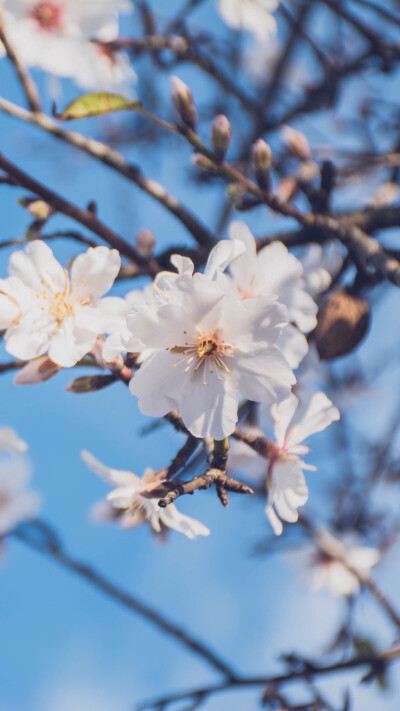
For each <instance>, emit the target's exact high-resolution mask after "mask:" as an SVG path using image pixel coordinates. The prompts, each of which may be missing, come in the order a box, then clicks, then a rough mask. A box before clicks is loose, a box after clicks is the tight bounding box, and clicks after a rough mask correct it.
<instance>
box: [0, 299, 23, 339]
mask: <svg viewBox="0 0 400 711" xmlns="http://www.w3.org/2000/svg"><path fill="white" fill-rule="evenodd" d="M20 313H21V312H20V308H19V306H18V304H17V303H16V302H15V301H13V300H12V299H10V297H9V296H6V295H5V294H1V293H0V331H3V330H5V329H7V328H9V327H10V326H11V325H12V324H13V322H15V321H17V320H18V317H19V315H20Z"/></svg>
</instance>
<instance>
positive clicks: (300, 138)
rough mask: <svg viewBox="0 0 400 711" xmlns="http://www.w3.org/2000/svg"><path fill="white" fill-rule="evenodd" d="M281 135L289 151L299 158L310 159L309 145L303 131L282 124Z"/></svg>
mask: <svg viewBox="0 0 400 711" xmlns="http://www.w3.org/2000/svg"><path fill="white" fill-rule="evenodd" d="M282 136H283V140H284V141H285V143H286V145H287V147H288V149H289V151H290V152H291V153H292V154H293V155H294V156H295V157H296V158H298V159H299V160H311V159H312V153H311V148H310V145H309V143H308V141H307V139H306V137H305V135H304V134H303V133H301V132H300V131H296V129H294V128H292V127H291V126H283V128H282Z"/></svg>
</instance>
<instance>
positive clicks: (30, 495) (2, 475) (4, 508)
mask: <svg viewBox="0 0 400 711" xmlns="http://www.w3.org/2000/svg"><path fill="white" fill-rule="evenodd" d="M27 449H28V446H27V444H26V443H25V442H23V440H21V439H20V438H19V437H18V435H17V433H16V432H15V431H14V430H13V429H11V428H10V427H2V428H0V451H2V452H6V453H8V454H12V455H16V456H12V457H10V456H2V457H1V458H0V538H1V537H2V536H5V535H7V534H8V533H11V531H13V530H14V528H15V527H16V526H18V524H19V523H22V522H23V521H28V520H29V519H31V518H33V517H34V516H35V515H36V514H37V512H38V510H39V506H40V499H39V496H38V494H36V493H35V492H32V491H28V490H27V483H28V480H29V478H30V465H29V462H28V460H27V459H25V457H22V456H20V455H21V454H24V453H25V452H26V450H27Z"/></svg>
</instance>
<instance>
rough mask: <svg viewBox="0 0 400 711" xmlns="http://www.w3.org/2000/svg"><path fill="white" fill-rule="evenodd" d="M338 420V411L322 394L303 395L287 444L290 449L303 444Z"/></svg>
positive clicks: (310, 393) (309, 393)
mask: <svg viewBox="0 0 400 711" xmlns="http://www.w3.org/2000/svg"><path fill="white" fill-rule="evenodd" d="M339 419H340V413H339V410H338V409H337V408H336V407H333V405H332V402H331V401H330V400H329V398H328V397H327V396H326V395H325V393H323V392H317V393H312V392H308V393H304V396H303V397H302V398H301V400H300V407H299V408H298V409H297V412H296V417H295V419H294V424H293V426H292V428H291V429H290V432H289V433H288V437H287V444H288V447H289V448H292V447H294V446H296V445H298V444H300V443H301V442H303V441H304V440H305V439H307V437H310V435H312V434H315V433H316V432H322V431H323V430H325V429H326V428H327V427H328V426H329V425H330V424H331V423H332V422H335V421H336V420H339Z"/></svg>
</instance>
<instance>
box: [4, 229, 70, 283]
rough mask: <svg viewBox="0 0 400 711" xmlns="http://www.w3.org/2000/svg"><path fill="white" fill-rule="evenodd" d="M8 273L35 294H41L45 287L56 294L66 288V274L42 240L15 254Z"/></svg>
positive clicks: (12, 256)
mask: <svg viewBox="0 0 400 711" xmlns="http://www.w3.org/2000/svg"><path fill="white" fill-rule="evenodd" d="M8 271H9V274H10V276H14V277H18V278H19V279H20V280H21V281H22V282H23V283H24V284H26V285H27V286H29V288H30V289H32V290H33V291H34V292H35V293H41V292H42V290H43V288H45V287H47V288H49V289H50V290H51V291H53V292H56V291H59V290H60V289H63V288H64V286H65V279H66V275H65V272H64V270H63V268H62V266H61V264H60V263H59V262H58V261H57V259H56V258H55V257H54V255H53V252H52V251H51V249H50V247H49V246H48V245H47V244H46V243H45V242H42V240H34V241H33V242H30V243H29V244H28V245H27V246H26V247H25V251H24V252H22V251H17V252H13V254H12V255H11V257H10V261H9V265H8Z"/></svg>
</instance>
